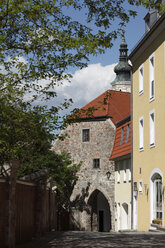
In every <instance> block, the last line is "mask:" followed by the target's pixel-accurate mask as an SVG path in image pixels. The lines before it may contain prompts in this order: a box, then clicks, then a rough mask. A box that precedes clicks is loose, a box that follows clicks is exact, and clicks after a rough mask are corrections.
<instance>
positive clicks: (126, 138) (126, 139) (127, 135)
mask: <svg viewBox="0 0 165 248" xmlns="http://www.w3.org/2000/svg"><path fill="white" fill-rule="evenodd" d="M128 138H129V124H128V125H127V130H126V136H125V143H127V142H128Z"/></svg>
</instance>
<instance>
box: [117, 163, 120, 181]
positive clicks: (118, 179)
mask: <svg viewBox="0 0 165 248" xmlns="http://www.w3.org/2000/svg"><path fill="white" fill-rule="evenodd" d="M117 183H120V163H119V162H118V163H117Z"/></svg>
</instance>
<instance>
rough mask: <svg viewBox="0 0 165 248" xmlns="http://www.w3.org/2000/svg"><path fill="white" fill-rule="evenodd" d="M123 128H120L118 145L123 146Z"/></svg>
mask: <svg viewBox="0 0 165 248" xmlns="http://www.w3.org/2000/svg"><path fill="white" fill-rule="evenodd" d="M123 135H124V127H122V128H121V137H120V145H122V144H123Z"/></svg>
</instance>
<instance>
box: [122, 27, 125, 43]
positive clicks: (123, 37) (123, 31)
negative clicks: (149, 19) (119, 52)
mask: <svg viewBox="0 0 165 248" xmlns="http://www.w3.org/2000/svg"><path fill="white" fill-rule="evenodd" d="M122 33H123V34H122V42H123V43H125V30H124V29H123V30H122Z"/></svg>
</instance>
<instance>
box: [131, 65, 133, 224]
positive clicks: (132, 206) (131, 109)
mask: <svg viewBox="0 0 165 248" xmlns="http://www.w3.org/2000/svg"><path fill="white" fill-rule="evenodd" d="M131 229H133V80H132V70H131Z"/></svg>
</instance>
